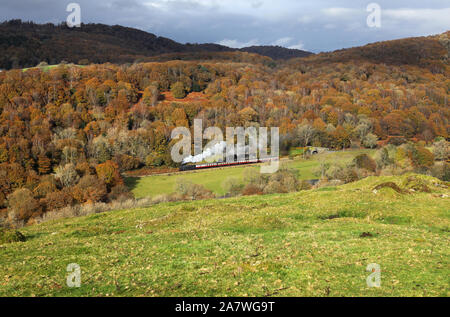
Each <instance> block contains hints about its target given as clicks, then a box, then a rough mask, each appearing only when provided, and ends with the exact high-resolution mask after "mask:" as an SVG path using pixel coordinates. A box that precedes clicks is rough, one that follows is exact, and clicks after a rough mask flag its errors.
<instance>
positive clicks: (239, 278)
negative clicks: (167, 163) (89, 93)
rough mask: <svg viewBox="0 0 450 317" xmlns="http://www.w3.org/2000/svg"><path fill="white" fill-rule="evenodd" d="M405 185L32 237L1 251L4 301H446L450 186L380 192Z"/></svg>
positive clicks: (198, 206) (100, 220)
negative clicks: (75, 268)
mask: <svg viewBox="0 0 450 317" xmlns="http://www.w3.org/2000/svg"><path fill="white" fill-rule="evenodd" d="M408 177H411V176H408V175H407V176H402V177H380V178H375V177H371V178H368V179H366V180H363V181H360V182H358V183H353V184H349V185H345V186H342V187H337V188H324V189H321V190H312V191H306V192H300V193H295V194H288V195H272V196H262V197H245V198H235V199H227V200H215V201H199V202H189V203H171V204H162V205H156V206H153V207H151V208H148V209H137V210H124V211H117V212H111V213H105V214H96V215H92V216H89V217H85V218H77V219H68V220H59V221H54V222H49V223H44V224H41V225H37V226H31V227H27V228H25V229H23V233H24V234H25V236H26V237H27V241H26V242H22V243H20V242H19V243H11V244H3V245H0V254H1V256H0V272H1V273H0V274H1V279H0V281H1V282H0V296H17V295H25V296H50V295H57V296H79V295H81V296H131V295H134V296H449V295H450V293H449V288H448V285H449V276H450V268H449V264H450V263H449V255H450V254H449V253H450V252H449V247H448V246H449V227H450V226H449V225H450V204H449V200H448V199H449V198H448V194H450V190H449V189H448V187H447V188H446V186H445V185H444V186H443V185H439V186H438V185H437V182H438V181H437V180H435V179H432V178H428V177H423V176H416V177H415V178H414V180H413V183H414V182H417V183H421V182H424V183H426V184H427V186H429V187H430V189H431V191H432V192H430V193H420V192H418V191H416V192H414V193H413V192H410V193H408V194H400V193H397V192H395V191H394V190H392V189H390V188H385V189H381V190H379V191H377V192H374V191H373V189H374V187H375V186H377V185H379V184H381V183H384V182H396V183H397V184H398V185H399V186H400V187H401V188H403V189H406V188H407V187H408V186H407V185H406V181H407V179H408ZM409 185H411V184H409ZM69 263H78V264H79V265H80V266H81V270H82V277H81V278H82V286H81V288H79V289H69V288H67V287H66V284H65V281H66V274H67V272H66V267H67V265H68V264H69ZM370 263H378V264H379V265H380V266H381V269H382V287H381V288H379V289H374V288H368V287H367V286H366V278H367V276H368V275H369V274H370V273H368V272H366V267H367V265H368V264H370Z"/></svg>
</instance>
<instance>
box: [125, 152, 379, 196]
mask: <svg viewBox="0 0 450 317" xmlns="http://www.w3.org/2000/svg"><path fill="white" fill-rule="evenodd" d="M362 153H368V154H370V155H373V154H374V153H375V151H373V150H356V151H346V152H336V153H327V154H321V155H317V156H314V157H312V158H311V159H309V160H302V159H297V160H294V161H284V162H283V164H284V165H286V166H287V167H289V168H295V169H298V170H299V173H300V179H302V180H303V179H304V180H310V179H315V178H317V175H315V174H314V171H315V169H316V168H317V167H319V165H320V162H321V161H322V160H323V161H326V162H329V163H332V162H340V163H349V162H351V161H352V160H353V159H354V158H355V157H356V156H357V155H359V154H362ZM249 168H253V169H259V168H260V166H253V167H249V166H244V167H235V168H224V169H212V170H203V171H199V172H195V173H183V174H172V175H153V176H148V177H142V178H128V179H126V183H127V185H128V186H129V187H130V188H131V189H132V191H133V194H134V195H135V196H136V198H143V197H154V196H156V195H161V194H170V193H172V192H174V190H175V184H176V181H177V179H186V180H189V181H191V182H192V183H194V184H201V185H203V186H205V187H206V188H207V189H209V190H211V191H212V192H214V193H215V194H217V195H224V194H225V190H224V189H223V183H224V182H225V181H226V180H227V179H228V178H237V179H239V180H240V181H241V182H242V183H244V171H245V170H246V169H249Z"/></svg>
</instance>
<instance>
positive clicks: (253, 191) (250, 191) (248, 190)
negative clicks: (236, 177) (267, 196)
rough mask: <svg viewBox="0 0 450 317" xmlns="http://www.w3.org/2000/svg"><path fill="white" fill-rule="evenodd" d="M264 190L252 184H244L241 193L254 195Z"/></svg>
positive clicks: (260, 193)
mask: <svg viewBox="0 0 450 317" xmlns="http://www.w3.org/2000/svg"><path fill="white" fill-rule="evenodd" d="M263 193H264V192H263V190H262V189H261V188H260V187H258V186H256V185H253V184H248V185H247V186H245V188H244V190H243V191H242V195H244V196H255V195H262V194H263Z"/></svg>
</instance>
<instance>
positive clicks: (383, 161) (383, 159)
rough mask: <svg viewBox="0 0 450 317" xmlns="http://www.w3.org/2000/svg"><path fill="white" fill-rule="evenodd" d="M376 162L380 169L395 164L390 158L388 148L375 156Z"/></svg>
mask: <svg viewBox="0 0 450 317" xmlns="http://www.w3.org/2000/svg"><path fill="white" fill-rule="evenodd" d="M375 162H376V164H377V167H378V168H379V169H384V168H386V167H387V166H389V165H392V164H394V160H393V159H391V157H390V156H389V151H388V149H387V148H385V147H384V148H382V149H380V150H379V151H377V153H376V154H375Z"/></svg>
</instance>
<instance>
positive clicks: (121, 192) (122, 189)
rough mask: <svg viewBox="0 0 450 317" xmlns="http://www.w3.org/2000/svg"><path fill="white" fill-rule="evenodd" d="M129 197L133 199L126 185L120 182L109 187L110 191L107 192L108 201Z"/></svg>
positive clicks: (124, 199) (123, 199) (127, 198)
mask: <svg viewBox="0 0 450 317" xmlns="http://www.w3.org/2000/svg"><path fill="white" fill-rule="evenodd" d="M129 199H134V195H133V193H132V192H130V190H129V189H128V187H127V186H125V185H123V184H120V185H117V186H114V187H113V188H111V192H110V193H109V194H108V200H109V201H120V202H123V201H126V200H129Z"/></svg>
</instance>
